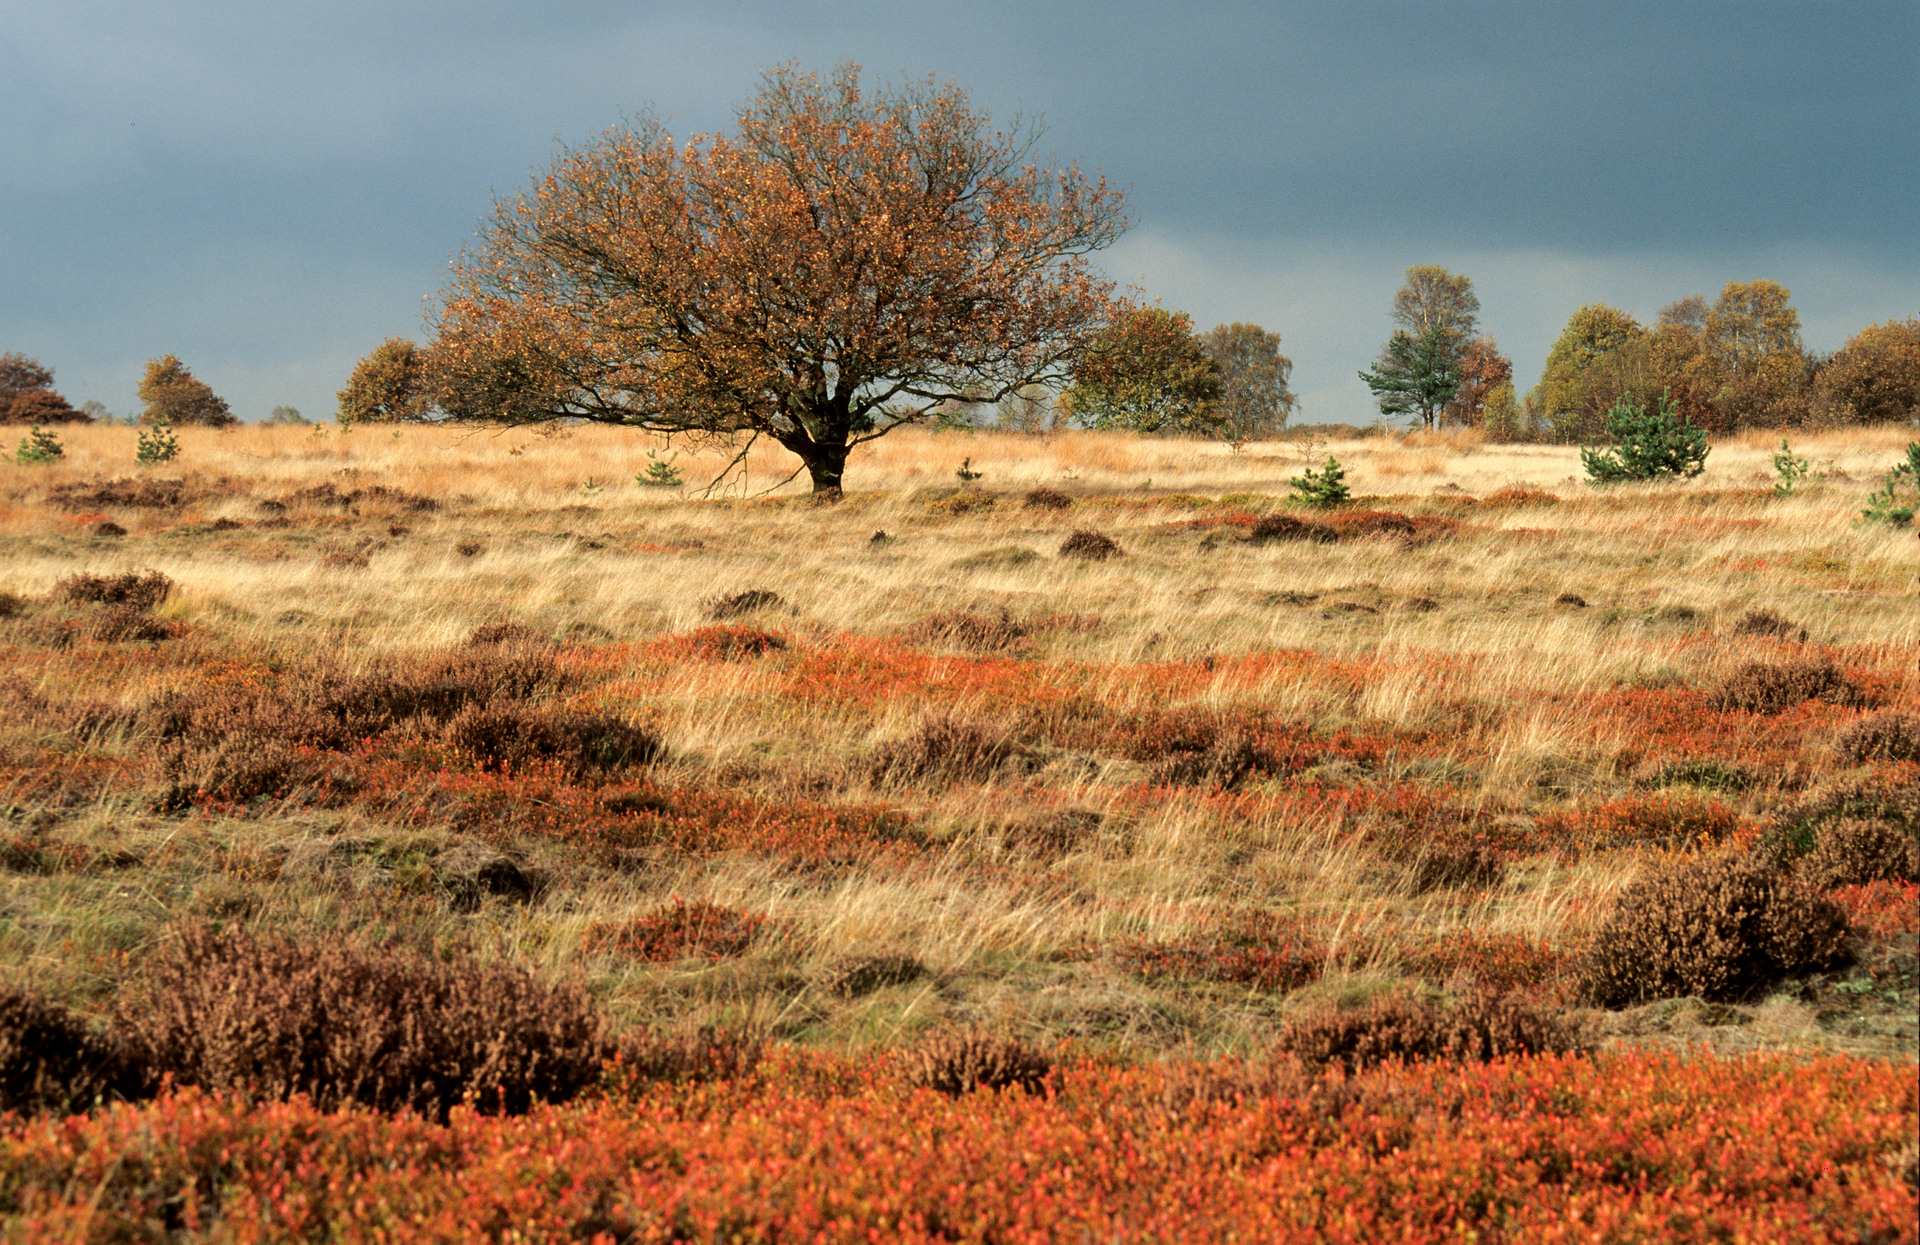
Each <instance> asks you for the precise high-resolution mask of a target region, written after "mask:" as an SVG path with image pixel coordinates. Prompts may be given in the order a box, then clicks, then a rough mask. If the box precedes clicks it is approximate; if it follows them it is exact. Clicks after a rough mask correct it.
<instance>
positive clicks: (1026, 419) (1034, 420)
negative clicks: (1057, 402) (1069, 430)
mask: <svg viewBox="0 0 1920 1245" xmlns="http://www.w3.org/2000/svg"><path fill="white" fill-rule="evenodd" d="M1054 396H1055V395H1054V392H1053V390H1051V389H1049V388H1047V387H1046V386H1045V385H1027V386H1025V387H1023V388H1022V389H1020V390H1019V391H1018V392H1016V393H1010V394H1008V395H1007V396H1006V397H1004V398H1002V399H1000V402H999V404H998V405H997V406H996V408H995V410H994V417H995V418H994V422H995V424H997V425H998V426H999V427H1000V428H1002V429H1004V430H1006V431H1007V432H1025V433H1029V434H1033V435H1038V434H1039V433H1043V432H1051V431H1053V427H1054V414H1055V408H1054Z"/></svg>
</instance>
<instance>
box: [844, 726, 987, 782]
mask: <svg viewBox="0 0 1920 1245" xmlns="http://www.w3.org/2000/svg"><path fill="white" fill-rule="evenodd" d="M1014 753H1015V748H1014V743H1013V740H1012V738H1010V737H1009V736H1008V734H1007V733H1006V731H1005V730H1004V729H1002V728H999V727H995V726H989V725H987V724H986V723H983V722H977V721H974V720H973V719H972V718H967V717H962V716H960V715H959V714H955V713H930V714H928V715H926V716H925V717H922V718H921V719H920V720H919V721H918V722H916V723H915V724H914V726H913V729H912V730H910V731H909V732H907V734H906V735H905V736H904V737H902V738H900V739H897V740H893V741H891V742H889V743H885V744H882V745H881V746H880V747H879V748H878V749H876V750H875V752H874V754H873V759H872V761H871V762H870V763H869V766H868V772H869V773H870V774H871V775H872V778H873V781H874V782H875V783H877V784H882V785H905V784H909V783H931V782H942V781H945V782H984V781H986V780H987V779H989V778H991V777H993V776H994V774H995V773H997V772H998V771H999V769H1000V767H1001V766H1002V765H1004V764H1006V763H1007V761H1008V760H1009V759H1011V758H1012V757H1013V755H1014Z"/></svg>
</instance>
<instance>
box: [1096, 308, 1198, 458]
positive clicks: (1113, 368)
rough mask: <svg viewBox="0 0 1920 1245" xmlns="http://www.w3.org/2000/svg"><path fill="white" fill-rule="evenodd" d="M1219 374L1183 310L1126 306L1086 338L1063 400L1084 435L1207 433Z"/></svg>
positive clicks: (1189, 318)
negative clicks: (1088, 431) (1108, 431)
mask: <svg viewBox="0 0 1920 1245" xmlns="http://www.w3.org/2000/svg"><path fill="white" fill-rule="evenodd" d="M1219 397H1220V369H1219V367H1218V366H1217V365H1216V364H1215V363H1214V361H1213V359H1212V357H1211V356H1210V355H1208V353H1207V351H1206V349H1205V347H1203V346H1202V345H1201V343H1200V339H1199V338H1197V337H1195V336H1194V334H1193V320H1192V318H1191V317H1189V316H1188V315H1187V313H1186V312H1184V311H1167V310H1164V309H1163V308H1160V307H1134V308H1131V309H1129V310H1128V311H1126V312H1125V313H1123V314H1121V315H1119V316H1117V317H1116V318H1115V319H1114V322H1113V323H1112V324H1111V325H1109V326H1108V327H1107V328H1106V329H1105V330H1104V331H1103V332H1101V333H1100V335H1099V336H1097V337H1096V338H1094V340H1093V342H1092V343H1091V345H1090V346H1089V348H1088V349H1087V351H1086V353H1085V354H1084V355H1083V356H1082V358H1081V359H1080V362H1079V363H1078V365H1077V366H1076V367H1075V368H1074V372H1073V388H1071V389H1069V390H1068V391H1067V401H1068V404H1069V405H1070V406H1071V408H1072V410H1073V417H1074V419H1075V420H1076V421H1077V422H1079V423H1080V424H1081V425H1082V426H1083V427H1087V428H1124V429H1127V430H1129V431H1132V432H1149V433H1151V432H1189V433H1191V432H1211V431H1213V430H1214V429H1215V428H1217V427H1218V426H1219V412H1218V411H1217V410H1216V408H1215V402H1216V400H1217V399H1218V398H1219Z"/></svg>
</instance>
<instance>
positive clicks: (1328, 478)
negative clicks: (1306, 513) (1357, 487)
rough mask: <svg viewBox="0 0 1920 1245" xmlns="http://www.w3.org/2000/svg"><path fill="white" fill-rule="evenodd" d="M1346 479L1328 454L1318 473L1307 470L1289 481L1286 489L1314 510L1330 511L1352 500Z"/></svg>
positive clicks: (1344, 474) (1310, 469) (1334, 460)
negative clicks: (1325, 463)
mask: <svg viewBox="0 0 1920 1245" xmlns="http://www.w3.org/2000/svg"><path fill="white" fill-rule="evenodd" d="M1346 477H1347V473H1346V471H1345V470H1344V469H1343V468H1342V467H1341V466H1340V460H1339V459H1337V458H1335V457H1334V456H1333V455H1331V454H1329V455H1327V465H1326V466H1324V467H1322V468H1321V469H1320V470H1318V471H1315V470H1314V469H1313V468H1311V467H1309V468H1307V469H1306V470H1305V471H1303V472H1301V473H1300V474H1299V475H1297V476H1294V477H1293V478H1291V479H1289V480H1288V481H1287V487H1288V488H1290V489H1292V490H1293V491H1294V492H1296V493H1298V494H1300V499H1301V500H1302V501H1304V502H1305V503H1306V504H1307V505H1309V506H1312V507H1314V508H1315V509H1316V510H1332V509H1334V508H1335V507H1336V506H1344V505H1346V504H1347V502H1349V501H1351V500H1352V499H1353V490H1351V489H1349V488H1348V487H1347V480H1346Z"/></svg>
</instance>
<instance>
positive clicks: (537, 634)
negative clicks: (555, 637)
mask: <svg viewBox="0 0 1920 1245" xmlns="http://www.w3.org/2000/svg"><path fill="white" fill-rule="evenodd" d="M551 643H552V639H551V638H550V637H549V636H547V634H546V633H545V632H541V631H536V630H534V629H533V628H532V627H529V626H527V625H526V624H525V623H517V622H496V623H486V624H483V625H482V626H478V627H475V628H474V629H473V631H472V633H471V634H469V635H468V636H467V647H468V648H491V647H494V646H496V645H502V644H508V645H513V644H531V645H540V644H551Z"/></svg>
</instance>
